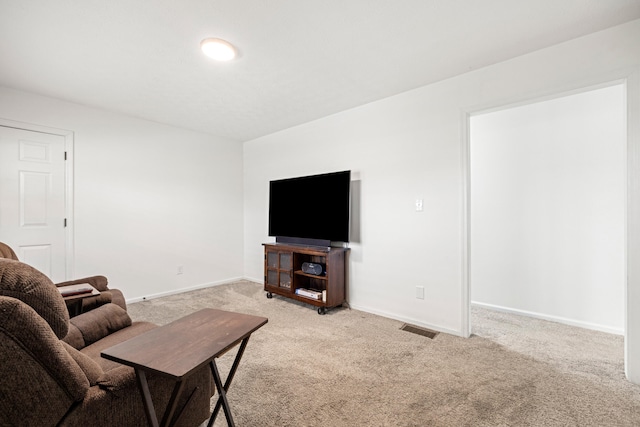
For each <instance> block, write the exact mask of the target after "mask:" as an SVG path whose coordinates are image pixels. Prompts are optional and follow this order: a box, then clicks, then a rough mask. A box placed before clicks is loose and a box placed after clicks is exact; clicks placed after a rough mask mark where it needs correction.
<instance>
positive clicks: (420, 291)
mask: <svg viewBox="0 0 640 427" xmlns="http://www.w3.org/2000/svg"><path fill="white" fill-rule="evenodd" d="M416 298H418V299H424V286H416Z"/></svg>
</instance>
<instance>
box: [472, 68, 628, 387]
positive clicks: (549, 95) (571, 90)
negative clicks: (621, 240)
mask: <svg viewBox="0 0 640 427" xmlns="http://www.w3.org/2000/svg"><path fill="white" fill-rule="evenodd" d="M615 74H617V75H610V76H609V77H610V78H608V79H606V78H605V79H602V80H600V81H598V82H593V83H592V84H591V85H583V86H579V87H566V88H556V89H555V90H551V91H549V92H546V93H544V94H539V95H538V96H535V95H532V96H524V97H519V98H518V99H511V100H503V102H494V103H491V104H489V105H483V106H476V107H471V108H468V109H465V110H464V111H462V112H461V113H462V116H463V117H462V120H461V123H462V129H461V139H462V146H461V157H462V158H461V162H462V165H461V166H462V175H463V180H462V181H463V182H462V186H463V188H462V199H463V200H462V201H461V202H462V215H461V216H462V224H461V226H462V230H461V231H462V233H461V235H462V281H461V282H462V289H461V296H462V298H461V300H462V307H461V324H460V325H461V326H460V328H461V329H460V333H461V336H463V337H470V336H471V228H470V227H471V185H472V183H471V158H470V150H471V134H470V127H471V126H470V120H471V116H473V115H477V114H482V113H489V112H492V111H499V110H503V109H507V108H513V107H517V106H521V105H526V104H530V103H533V102H539V101H544V100H550V99H554V98H558V97H563V96H568V95H572V94H576V93H581V92H586V91H590V90H595V89H599V88H603V87H608V86H613V85H618V84H622V85H623V86H624V92H625V97H626V99H625V101H626V102H625V107H626V131H627V143H626V146H627V149H626V164H627V170H626V175H627V178H626V194H627V196H626V206H625V214H626V215H625V231H626V236H625V267H624V268H625V273H626V275H625V276H626V281H625V284H624V292H625V299H624V368H625V374H626V377H627V379H629V380H630V381H631V382H634V383H636V384H640V363H638V362H637V361H633V360H630V357H629V355H637V354H639V352H640V327H639V325H640V313H636V312H637V310H635V311H634V310H632V309H631V308H632V307H635V306H636V305H637V304H638V303H640V69H637V68H634V69H631V70H629V69H627V70H621V71H619V72H617V73H615Z"/></svg>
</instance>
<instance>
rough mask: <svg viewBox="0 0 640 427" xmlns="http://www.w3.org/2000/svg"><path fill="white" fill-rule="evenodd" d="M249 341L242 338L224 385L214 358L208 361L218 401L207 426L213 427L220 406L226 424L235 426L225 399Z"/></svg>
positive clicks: (231, 426)
mask: <svg viewBox="0 0 640 427" xmlns="http://www.w3.org/2000/svg"><path fill="white" fill-rule="evenodd" d="M248 342H249V337H246V338H245V339H243V340H242V343H241V344H240V348H239V349H238V353H237V354H236V358H235V359H234V361H233V365H231V370H230V371H229V375H227V380H226V381H225V382H224V386H223V385H222V379H221V378H220V373H219V372H218V367H217V366H216V361H215V359H214V360H212V361H211V362H210V363H209V366H210V368H211V374H212V375H213V381H214V382H215V383H216V389H217V390H218V394H219V395H220V397H218V401H217V402H216V407H215V408H214V409H213V413H212V414H211V418H210V419H209V423H208V424H207V427H213V423H214V422H215V420H216V417H217V416H218V412H220V406H222V409H223V410H224V416H225V418H226V419H227V425H228V426H229V427H235V423H234V422H233V416H232V415H231V410H230V409H229V401H228V400H227V391H228V390H229V386H230V385H231V381H232V380H233V376H234V375H235V373H236V371H237V370H238V365H239V364H240V359H242V355H243V354H244V349H245V348H246V347H247V343H248Z"/></svg>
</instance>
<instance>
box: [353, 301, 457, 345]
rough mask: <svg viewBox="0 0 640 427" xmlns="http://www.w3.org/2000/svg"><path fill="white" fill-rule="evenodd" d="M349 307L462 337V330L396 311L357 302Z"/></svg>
mask: <svg viewBox="0 0 640 427" xmlns="http://www.w3.org/2000/svg"><path fill="white" fill-rule="evenodd" d="M349 307H351V308H353V309H354V310H360V311H364V312H366V313H371V314H375V315H376V316H382V317H386V318H389V319H394V320H399V321H401V322H404V323H409V324H411V325H416V326H420V327H423V328H427V329H431V330H433V331H436V332H442V333H444V334H449V335H456V336H459V337H462V332H461V331H456V330H453V329H449V328H443V327H442V326H438V325H432V324H430V323H424V322H421V321H419V320H416V319H411V318H409V317H405V316H401V315H398V314H395V313H389V312H386V311H382V310H375V309H372V308H369V307H365V306H361V305H357V304H351V303H349Z"/></svg>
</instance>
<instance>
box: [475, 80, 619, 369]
mask: <svg viewBox="0 0 640 427" xmlns="http://www.w3.org/2000/svg"><path fill="white" fill-rule="evenodd" d="M626 91H627V87H626V84H625V83H624V82H616V83H611V84H608V85H600V86H599V87H596V88H589V89H584V90H582V91H580V92H573V93H572V94H569V95H559V96H557V97H554V98H552V99H550V98H546V99H544V100H534V101H531V102H529V103H527V104H519V105H518V106H515V107H513V106H507V107H504V108H501V109H494V110H491V111H481V112H477V113H473V114H470V115H469V116H468V121H467V126H468V129H467V130H468V132H467V133H468V140H467V146H466V149H467V152H466V159H467V160H466V166H465V170H466V173H467V178H466V187H465V188H466V196H465V199H466V204H467V206H466V217H465V218H466V222H465V230H466V231H465V232H466V236H465V247H466V255H465V269H464V270H465V288H464V289H463V292H466V293H465V297H464V300H465V306H464V307H463V310H464V311H465V314H464V316H466V317H465V318H463V329H465V328H466V331H463V332H464V335H466V336H469V335H470V334H471V332H472V327H473V325H472V320H471V319H472V316H471V307H472V305H473V307H481V308H480V310H483V309H487V308H488V309H490V310H491V311H490V313H496V317H500V316H513V315H514V314H515V315H524V316H527V317H528V318H532V317H533V318H538V319H545V320H551V321H554V322H556V323H558V322H559V323H564V324H567V325H572V326H579V327H583V328H587V329H592V330H597V331H603V332H608V333H613V334H618V335H625V334H626V321H627V319H626V315H627V313H626V298H625V296H626V291H627V282H626V281H627V264H626V262H627V261H626V258H627V254H626V244H627V167H626V165H627V156H628V155H629V154H628V147H627V122H626V117H627V111H626ZM474 309H475V308H474ZM475 310H477V309H475ZM496 310H498V311H496ZM620 339H621V338H620ZM625 345H626V341H625ZM625 352H626V348H625ZM625 356H626V354H625ZM625 362H626V360H625Z"/></svg>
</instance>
